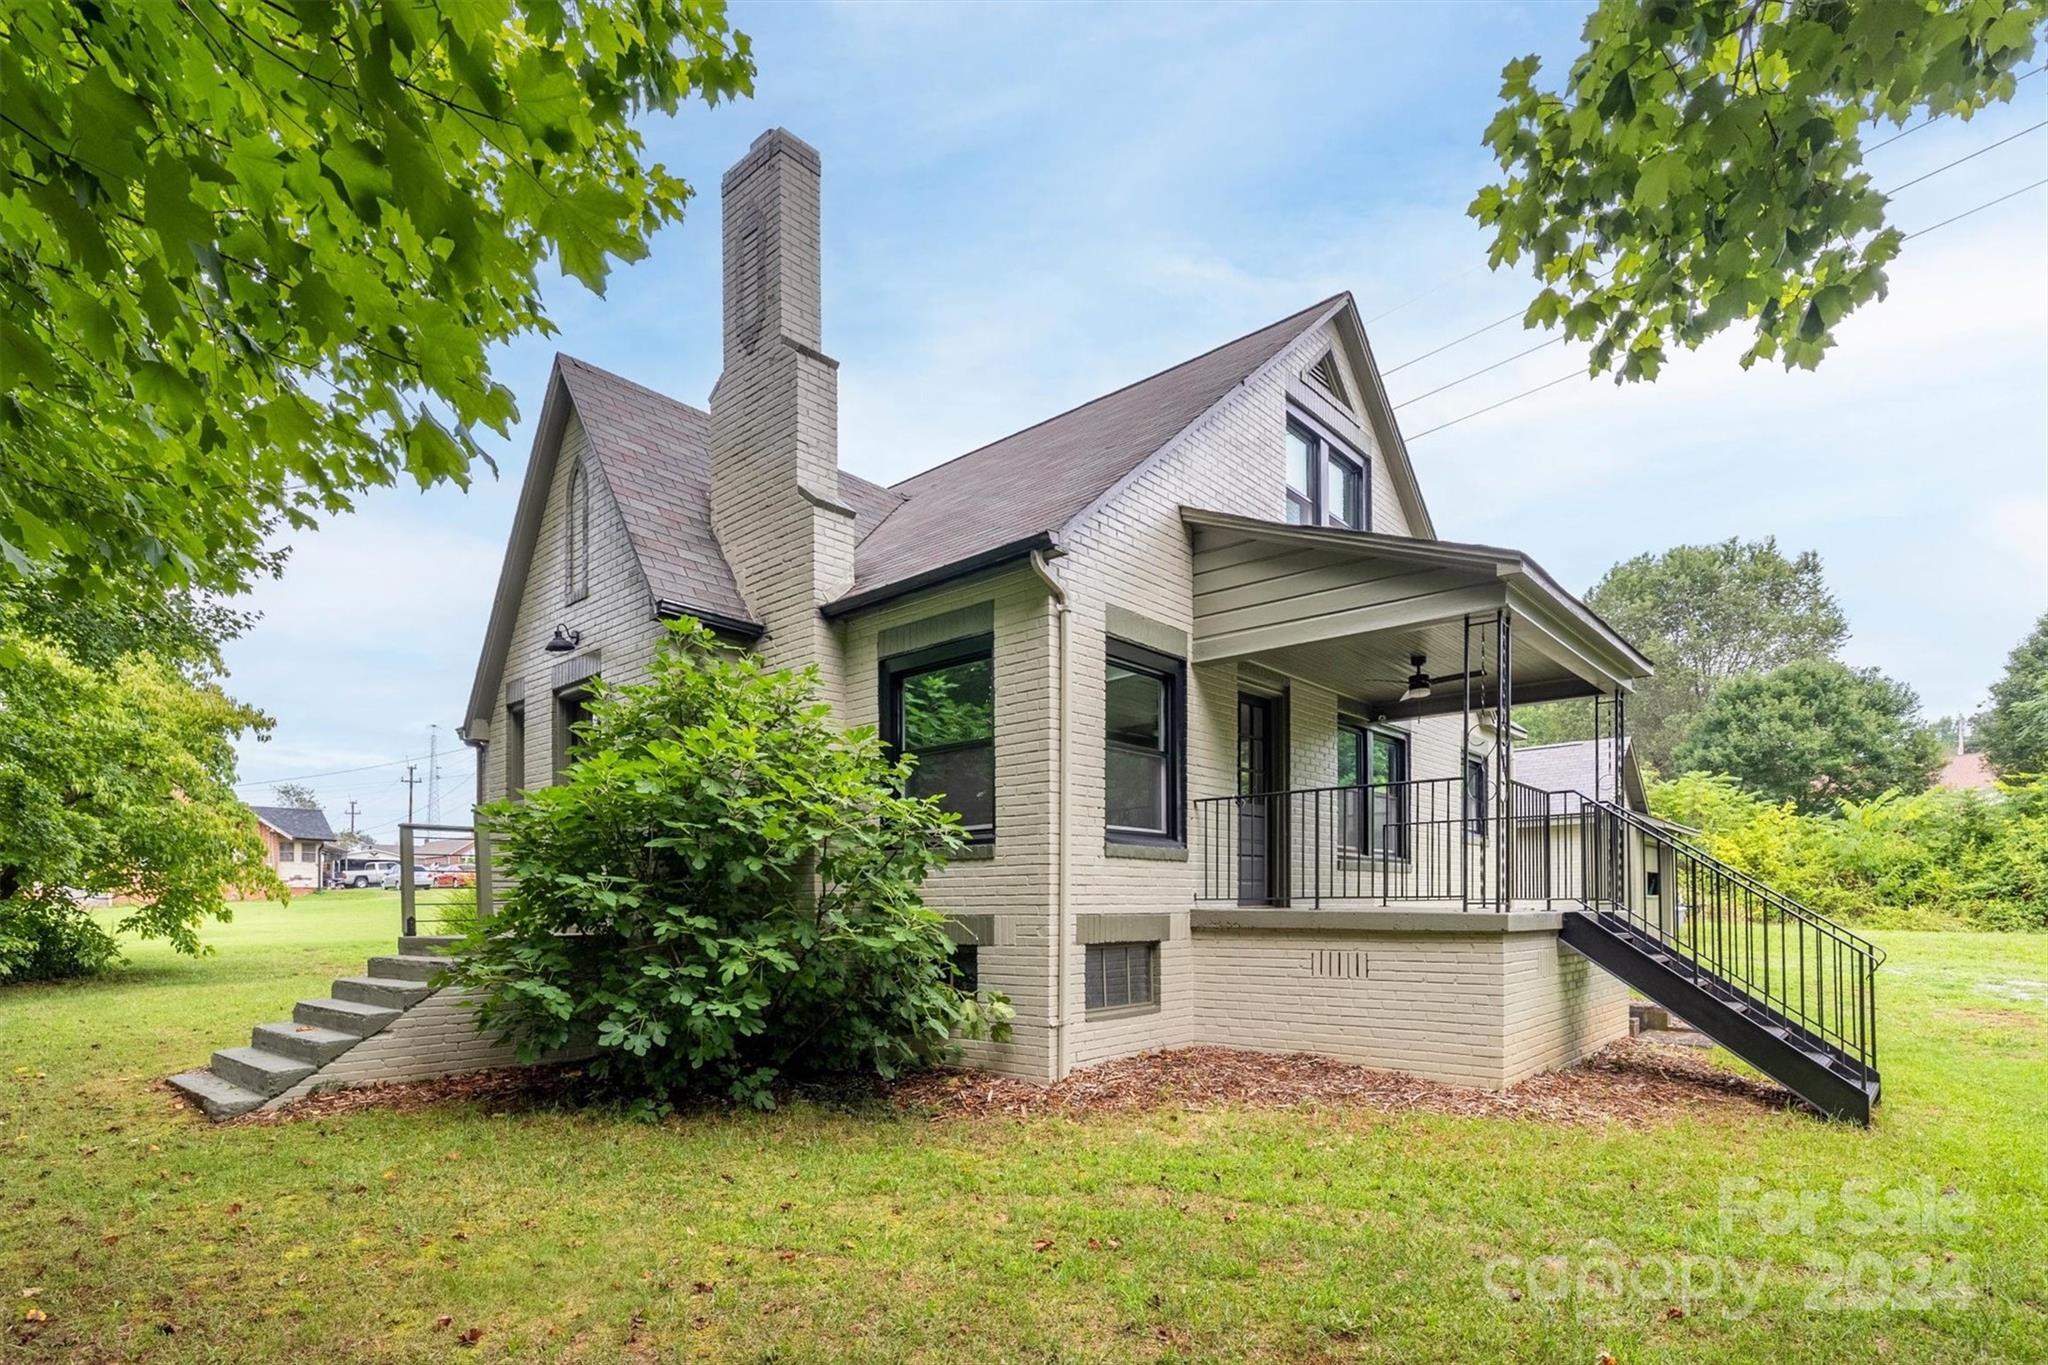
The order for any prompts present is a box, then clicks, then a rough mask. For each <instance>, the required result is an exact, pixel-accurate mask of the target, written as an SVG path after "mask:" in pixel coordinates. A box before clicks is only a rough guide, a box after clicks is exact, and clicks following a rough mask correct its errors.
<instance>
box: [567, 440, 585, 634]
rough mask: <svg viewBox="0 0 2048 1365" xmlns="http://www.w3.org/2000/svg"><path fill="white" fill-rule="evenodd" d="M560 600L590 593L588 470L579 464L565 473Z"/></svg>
mask: <svg viewBox="0 0 2048 1365" xmlns="http://www.w3.org/2000/svg"><path fill="white" fill-rule="evenodd" d="M562 525H563V530H562V548H563V551H564V556H563V573H562V585H563V593H562V596H563V598H564V600H566V601H570V602H574V601H577V600H579V599H580V598H582V597H583V596H584V595H585V594H587V593H588V592H589V591H590V470H589V467H588V466H587V465H585V464H584V463H583V461H581V460H578V461H577V462H576V467H575V468H574V469H571V470H570V471H569V505H568V506H567V507H566V508H564V509H563V517H562Z"/></svg>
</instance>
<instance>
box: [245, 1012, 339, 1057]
mask: <svg viewBox="0 0 2048 1365" xmlns="http://www.w3.org/2000/svg"><path fill="white" fill-rule="evenodd" d="M362 1041H363V1040H362V1039H361V1038H360V1037H359V1036H357V1035H356V1034H353V1033H343V1032H342V1031H341V1030H339V1029H331V1028H320V1027H319V1026H317V1025H314V1024H295V1023H292V1022H290V1021H289V1020H287V1021H286V1022H284V1023H282V1024H258V1025H257V1026H256V1027H255V1028H253V1029H251V1030H250V1031H249V1042H250V1044H251V1045H253V1046H255V1047H260V1048H262V1049H263V1050H264V1051H265V1052H275V1053H277V1054H278V1055H279V1056H282V1057H296V1058H298V1059H299V1060H300V1061H302V1062H311V1063H312V1064H313V1065H314V1066H325V1065H327V1063H329V1062H331V1061H333V1060H334V1059H335V1058H336V1057H339V1056H340V1055H341V1054H342V1053H344V1052H346V1051H348V1050H349V1049H350V1048H352V1047H354V1046H355V1045H356V1044H357V1043H360V1042H362Z"/></svg>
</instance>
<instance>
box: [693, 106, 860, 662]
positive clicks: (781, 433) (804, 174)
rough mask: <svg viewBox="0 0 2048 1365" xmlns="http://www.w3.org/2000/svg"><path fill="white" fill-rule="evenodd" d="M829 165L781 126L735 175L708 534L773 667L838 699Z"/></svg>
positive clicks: (729, 175)
mask: <svg viewBox="0 0 2048 1365" xmlns="http://www.w3.org/2000/svg"><path fill="white" fill-rule="evenodd" d="M818 181H819V164H818V153H817V152H816V150H815V149H813V148H812V147H811V146H810V145H809V144H807V143H805V142H803V141H801V140H800V139H798V138H796V137H794V136H792V135H791V134H789V133H788V132H786V131H784V130H783V129H781V128H773V129H770V130H769V131H768V132H765V133H763V134H761V136H759V137H758V138H755V139H754V145H753V146H752V147H750V148H748V150H747V154H746V155H745V156H743V157H741V158H740V160H739V162H738V164H737V165H735V166H734V167H733V168H732V169H731V170H729V171H727V172H726V174H725V180H724V183H723V186H722V193H723V196H724V253H725V255H724V277H725V308H724V314H725V317H724V325H725V366H724V369H723V370H722V371H721V372H720V374H719V376H718V383H717V385H716V386H715V387H714V388H713V389H712V391H711V523H712V528H713V530H714V531H716V533H717V535H718V541H719V545H720V547H721V548H722V549H723V550H724V551H725V557H726V560H727V561H728V562H729V563H730V564H731V565H732V569H733V573H734V575H735V576H736V577H737V578H738V579H739V587H740V591H741V592H742V593H743V594H744V595H745V596H746V599H747V602H748V604H749V605H750V606H751V607H752V608H753V609H754V612H755V614H756V615H757V616H758V617H759V618H760V619H761V623H762V624H763V625H765V626H766V627H767V634H766V636H765V637H764V638H763V639H762V641H761V644H760V651H761V654H762V656H763V658H764V659H765V660H766V661H767V662H768V663H770V664H772V665H775V666H778V667H780V666H785V665H801V664H807V663H816V664H818V665H819V666H820V668H821V670H822V671H823V673H824V681H825V698H826V699H827V700H829V701H832V702H834V703H837V702H838V701H839V700H840V691H839V684H840V667H839V660H838V657H837V649H836V643H835V636H834V634H833V632H832V630H831V628H830V627H829V626H828V625H827V623H826V622H825V620H824V619H823V618H822V617H821V616H819V614H818V607H819V605H820V604H822V603H824V602H827V601H830V600H831V599H832V598H834V597H837V596H839V595H840V594H841V593H843V592H845V591H846V589H847V588H848V587H850V586H851V585H852V582H853V513H852V510H851V509H849V508H848V507H846V506H845V505H844V504H843V503H842V502H841V501H840V499H839V373H838V372H839V362H838V361H836V360H834V359H832V358H831V357H830V356H828V355H826V354H825V353H824V352H823V351H822V350H820V349H819V347H820V345H821V343H822V340H823V334H822V329H821V321H820V300H819V293H820V290H819V258H820V249H819V204H818Z"/></svg>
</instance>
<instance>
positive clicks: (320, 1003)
mask: <svg viewBox="0 0 2048 1365" xmlns="http://www.w3.org/2000/svg"><path fill="white" fill-rule="evenodd" d="M403 1013H405V1011H404V1010H395V1009H389V1008H386V1007H385V1006H382V1005H365V1004H363V1003H362V1002H361V1001H359V1000H332V999H330V1000H301V1001H300V1002H299V1003H298V1004H296V1005H294V1006H293V1007H292V1018H293V1019H295V1020H297V1021H298V1022H299V1023H301V1024H312V1025H314V1026H316V1027H319V1028H330V1029H333V1030H335V1031H336V1032H337V1033H353V1034H354V1035H355V1036H356V1037H358V1038H367V1037H369V1036H370V1035H371V1034H373V1033H375V1032H377V1031H378V1030H379V1029H381V1028H383V1027H384V1026H385V1025H386V1024H389V1023H390V1022H391V1021H392V1020H394V1019H396V1018H397V1017H398V1016H399V1015H401V1014H403Z"/></svg>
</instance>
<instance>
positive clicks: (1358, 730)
mask: <svg viewBox="0 0 2048 1365" xmlns="http://www.w3.org/2000/svg"><path fill="white" fill-rule="evenodd" d="M1407 784H1408V737H1407V736H1406V735H1403V734H1398V733H1396V732H1394V731H1392V730H1375V729H1372V728H1370V727H1367V726H1363V725H1339V726H1338V727H1337V785H1338V786H1340V787H1344V788H1346V790H1345V791H1344V793H1343V794H1342V795H1343V800H1344V806H1343V816H1344V819H1343V829H1342V834H1341V837H1342V839H1343V845H1344V851H1345V852H1347V853H1358V854H1367V855H1371V856H1373V857H1380V858H1405V857H1407V856H1408V826H1409V818H1408V785H1407Z"/></svg>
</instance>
